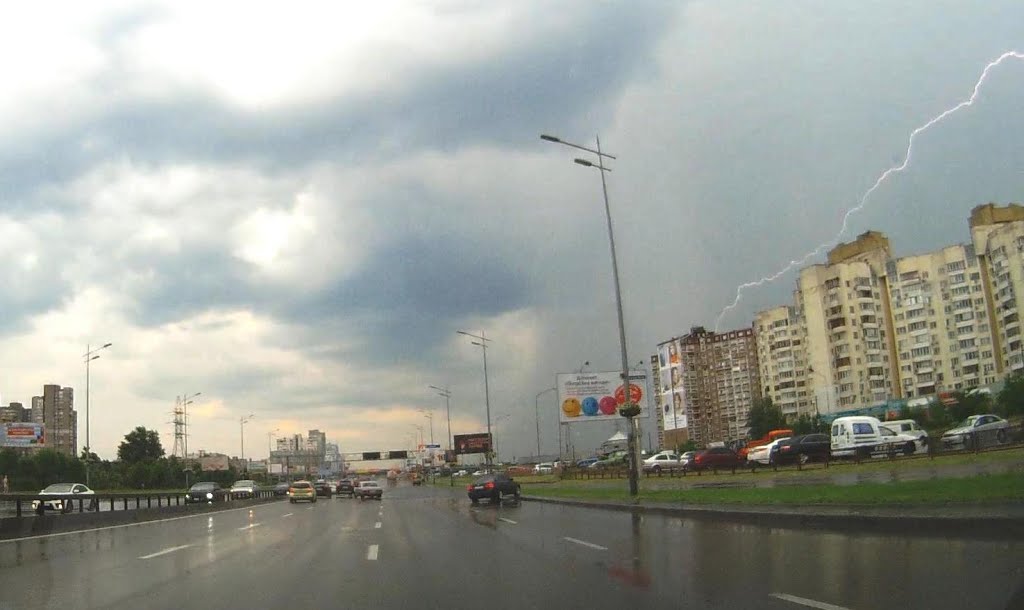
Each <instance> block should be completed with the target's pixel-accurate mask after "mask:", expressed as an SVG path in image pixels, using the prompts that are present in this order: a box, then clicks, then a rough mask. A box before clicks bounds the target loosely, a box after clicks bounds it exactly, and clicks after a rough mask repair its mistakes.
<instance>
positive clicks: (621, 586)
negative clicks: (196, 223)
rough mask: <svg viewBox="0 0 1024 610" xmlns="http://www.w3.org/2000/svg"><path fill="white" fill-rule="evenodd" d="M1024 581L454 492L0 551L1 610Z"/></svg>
mask: <svg viewBox="0 0 1024 610" xmlns="http://www.w3.org/2000/svg"><path fill="white" fill-rule="evenodd" d="M1022 585H1024V543H1022V542H1019V541H1017V542H998V541H996V542H993V541H973V540H956V539H951V540H942V539H931V538H897V537H881V536H867V535H856V534H853V535H847V534H838V533H826V532H820V531H814V532H800V531H794V530H783V529H765V528H760V527H752V526H742V525H732V524H720V523H710V522H697V521H689V520H683V519H679V518H673V517H665V516H655V515H645V516H633V515H630V514H628V513H621V512H611V511H603V510H597V509H580V508H573V507H567V506H557V505H549V504H540V503H532V502H524V503H522V504H521V505H519V506H515V505H511V504H503V505H501V506H488V505H487V504H486V503H481V505H480V506H479V507H471V506H470V504H469V501H468V500H467V499H466V498H465V495H464V493H462V492H460V491H459V490H454V491H451V490H449V489H447V488H444V487H442V488H432V487H410V486H402V487H398V488H390V489H387V490H386V491H385V498H384V500H383V501H381V502H377V501H366V502H360V501H358V500H350V499H347V498H346V499H340V498H334V499H332V500H326V499H321V500H320V501H319V502H318V503H316V504H314V505H309V504H300V505H292V504H289V503H288V502H287V501H282V502H275V503H271V504H264V505H259V506H255V507H252V508H244V509H240V510H232V511H225V512H220V513H215V514H212V515H200V516H191V517H186V518H179V519H176V520H171V521H165V522H158V523H147V524H142V525H137V526H129V527H117V528H111V529H106V530H101V531H91V532H77V533H72V534H65V535H58V536H53V537H46V538H36V539H30V540H22V541H0V610H15V609H17V610H26V609H35V608H55V609H56V608H60V609H63V610H71V609H75V608H89V609H98V608H112V609H114V608H116V609H121V608H124V609H129V608H130V609H132V610H138V609H140V608H142V609H146V610H162V609H165V608H175V609H177V608H188V607H193V608H220V609H225V610H232V609H242V608H244V609H246V610H251V609H254V608H387V609H394V610H398V609H401V608H418V609H420V608H446V609H450V608H471V607H485V608H492V609H493V608H516V609H522V608H559V609H567V608H587V609H588V610H592V609H602V608H615V609H617V610H621V609H622V608H772V609H776V608H777V609H790V610H798V609H800V608H807V607H817V608H826V609H827V608H833V609H834V608H851V609H853V608H864V609H868V608H871V609H879V608H900V609H901V610H905V609H907V608H934V609H942V608H1005V607H1007V603H1008V600H1009V599H1010V597H1011V595H1012V594H1013V593H1014V591H1016V590H1018V589H1019V588H1020V587H1021V586H1022ZM813 604H817V605H813ZM828 604H831V606H830V605H828Z"/></svg>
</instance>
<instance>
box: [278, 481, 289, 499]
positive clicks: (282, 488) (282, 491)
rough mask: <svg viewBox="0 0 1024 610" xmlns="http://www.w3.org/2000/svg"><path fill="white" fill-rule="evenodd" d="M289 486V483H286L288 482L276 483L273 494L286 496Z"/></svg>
mask: <svg viewBox="0 0 1024 610" xmlns="http://www.w3.org/2000/svg"><path fill="white" fill-rule="evenodd" d="M289 487H290V485H288V483H278V484H277V485H274V495H275V496H287V495H288V488H289Z"/></svg>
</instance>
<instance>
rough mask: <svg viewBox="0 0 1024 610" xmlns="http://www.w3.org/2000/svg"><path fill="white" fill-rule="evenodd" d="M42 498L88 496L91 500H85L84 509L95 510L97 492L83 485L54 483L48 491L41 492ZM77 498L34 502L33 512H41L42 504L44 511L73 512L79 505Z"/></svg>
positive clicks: (47, 488)
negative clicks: (40, 506)
mask: <svg viewBox="0 0 1024 610" xmlns="http://www.w3.org/2000/svg"><path fill="white" fill-rule="evenodd" d="M39 495H41V496H58V495H59V496H65V495H67V496H88V497H89V500H88V501H85V500H83V503H82V507H83V508H88V509H89V510H93V509H95V508H96V498H95V497H91V496H95V495H96V492H94V491H93V490H91V489H89V488H88V487H86V486H85V485H82V484H81V483H54V484H53V485H49V486H47V487H46V489H44V490H42V491H40V492H39ZM76 499H77V498H67V499H64V498H59V499H56V500H32V510H39V505H40V502H41V503H42V506H43V510H56V511H60V512H62V513H69V512H71V511H72V510H73V509H74V507H75V505H77V504H78V503H77V502H76V501H75V500H76Z"/></svg>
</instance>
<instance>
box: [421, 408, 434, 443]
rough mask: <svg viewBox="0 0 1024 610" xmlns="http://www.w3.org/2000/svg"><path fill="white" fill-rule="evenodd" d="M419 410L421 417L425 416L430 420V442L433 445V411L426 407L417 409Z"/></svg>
mask: <svg viewBox="0 0 1024 610" xmlns="http://www.w3.org/2000/svg"><path fill="white" fill-rule="evenodd" d="M419 412H420V413H422V414H423V417H426V418H427V419H429V420H430V444H431V445H433V444H434V412H433V411H428V410H426V409H419Z"/></svg>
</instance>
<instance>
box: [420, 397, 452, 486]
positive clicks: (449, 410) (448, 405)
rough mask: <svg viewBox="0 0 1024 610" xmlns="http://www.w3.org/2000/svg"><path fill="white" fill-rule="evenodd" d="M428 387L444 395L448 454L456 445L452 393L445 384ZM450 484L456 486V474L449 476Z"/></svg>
mask: <svg viewBox="0 0 1024 610" xmlns="http://www.w3.org/2000/svg"><path fill="white" fill-rule="evenodd" d="M427 387H429V388H430V389H432V390H437V395H438V396H444V410H445V413H446V414H447V416H448V440H447V441H446V443H447V445H448V449H447V450H446V451H445V456H447V454H448V453H447V452H448V451H452V450H453V449H454V445H453V443H452V405H451V398H452V393H451V391H449V390H448V386H445V387H444V388H443V389H442V388H439V387H437V386H436V385H432V386H427ZM452 453H454V451H452ZM454 462H455V461H454V460H453V461H452V463H453V464H454ZM448 486H449V487H454V486H455V477H454V475H453V476H450V477H448Z"/></svg>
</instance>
